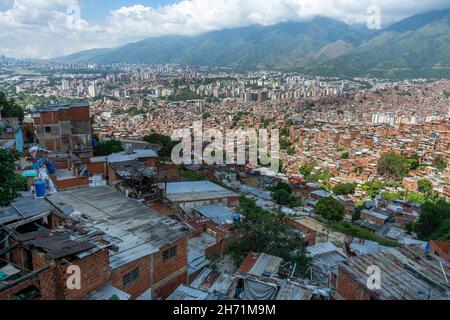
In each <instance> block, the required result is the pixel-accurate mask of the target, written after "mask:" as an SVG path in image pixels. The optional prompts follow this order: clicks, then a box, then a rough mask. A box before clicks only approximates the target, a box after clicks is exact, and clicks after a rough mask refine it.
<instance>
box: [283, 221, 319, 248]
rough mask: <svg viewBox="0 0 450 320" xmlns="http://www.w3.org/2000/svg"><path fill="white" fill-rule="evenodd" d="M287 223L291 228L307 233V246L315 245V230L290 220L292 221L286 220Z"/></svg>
mask: <svg viewBox="0 0 450 320" xmlns="http://www.w3.org/2000/svg"><path fill="white" fill-rule="evenodd" d="M287 223H288V224H290V225H291V226H293V227H294V228H296V229H299V230H301V231H304V232H306V233H307V236H306V237H305V241H306V243H307V245H308V246H313V245H315V244H316V236H317V233H316V231H315V230H313V229H311V228H308V227H307V226H305V225H303V224H301V223H300V222H298V221H295V220H292V219H288V220H287Z"/></svg>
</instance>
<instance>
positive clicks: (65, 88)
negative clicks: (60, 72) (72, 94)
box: [61, 79, 69, 91]
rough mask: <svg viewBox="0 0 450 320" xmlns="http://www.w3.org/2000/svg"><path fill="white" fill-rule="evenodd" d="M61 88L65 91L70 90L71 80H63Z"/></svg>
mask: <svg viewBox="0 0 450 320" xmlns="http://www.w3.org/2000/svg"><path fill="white" fill-rule="evenodd" d="M61 90H63V91H67V90H69V81H67V80H66V79H64V80H62V81H61Z"/></svg>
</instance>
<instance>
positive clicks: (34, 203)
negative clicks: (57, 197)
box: [0, 193, 54, 224]
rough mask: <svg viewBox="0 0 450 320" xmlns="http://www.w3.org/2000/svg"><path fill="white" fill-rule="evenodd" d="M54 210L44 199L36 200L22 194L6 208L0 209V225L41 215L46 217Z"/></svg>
mask: <svg viewBox="0 0 450 320" xmlns="http://www.w3.org/2000/svg"><path fill="white" fill-rule="evenodd" d="M53 209H54V208H53V207H52V206H51V205H50V204H49V203H48V202H47V201H45V200H44V199H36V198H34V197H33V196H31V195H29V194H26V193H24V194H23V196H22V197H19V198H17V200H16V201H14V202H13V203H11V205H10V206H8V207H3V208H0V224H9V223H12V222H15V221H21V220H24V219H29V218H33V217H38V216H41V215H48V214H50V212H51V211H52V210H53Z"/></svg>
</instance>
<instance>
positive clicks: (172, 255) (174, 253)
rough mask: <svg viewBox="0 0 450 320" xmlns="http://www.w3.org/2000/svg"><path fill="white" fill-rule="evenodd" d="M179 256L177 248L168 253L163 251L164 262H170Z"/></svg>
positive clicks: (169, 250)
mask: <svg viewBox="0 0 450 320" xmlns="http://www.w3.org/2000/svg"><path fill="white" fill-rule="evenodd" d="M176 256H177V246H175V247H172V248H170V249H168V250H166V251H163V261H167V260H170V259H172V258H175V257H176Z"/></svg>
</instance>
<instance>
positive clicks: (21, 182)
mask: <svg viewBox="0 0 450 320" xmlns="http://www.w3.org/2000/svg"><path fill="white" fill-rule="evenodd" d="M18 159H19V154H18V153H17V152H16V151H15V150H13V151H7V150H4V149H0V207H4V206H8V205H9V204H10V203H11V202H13V201H14V199H16V198H17V197H18V196H19V193H18V192H19V191H25V190H26V189H27V182H26V179H25V178H24V177H22V176H21V175H20V174H17V173H15V169H16V164H15V162H16V161H17V160H18Z"/></svg>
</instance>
